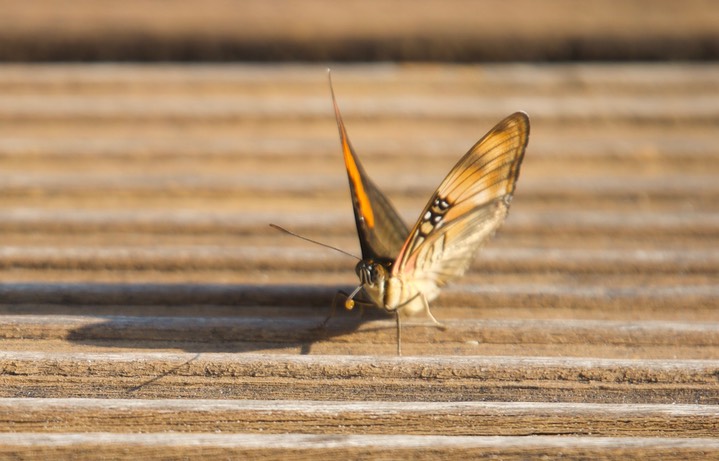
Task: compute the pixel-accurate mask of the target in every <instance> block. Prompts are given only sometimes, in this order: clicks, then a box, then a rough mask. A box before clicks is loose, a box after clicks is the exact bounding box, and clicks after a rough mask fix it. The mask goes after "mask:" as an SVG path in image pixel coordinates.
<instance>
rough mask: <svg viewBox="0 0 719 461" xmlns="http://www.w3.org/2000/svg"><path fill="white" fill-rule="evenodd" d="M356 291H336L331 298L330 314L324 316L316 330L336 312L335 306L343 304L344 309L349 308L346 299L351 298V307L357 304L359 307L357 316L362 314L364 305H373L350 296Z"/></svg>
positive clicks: (323, 327) (324, 326) (324, 324)
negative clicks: (350, 292)
mask: <svg viewBox="0 0 719 461" xmlns="http://www.w3.org/2000/svg"><path fill="white" fill-rule="evenodd" d="M356 293H357V290H355V292H354V293H352V294H348V293H347V292H345V291H341V290H340V291H338V292H337V293H336V294H335V297H334V298H333V299H332V308H331V309H330V314H329V315H328V316H327V318H325V319H324V320H323V321H322V323H320V324H319V325H318V326H317V327H316V328H317V329H318V330H322V329H325V328H326V327H327V324H328V323H329V321H330V320H331V319H332V318H333V317H334V316H335V314H336V313H337V306H344V308H345V309H348V310H350V309H349V308H348V307H347V300H352V304H351V305H352V307H354V306H358V307H359V317H360V318H362V315H363V314H364V308H365V306H373V305H374V304H372V303H370V302H366V301H362V300H359V299H357V300H354V299H352V297H353V296H354V295H355V294H356Z"/></svg>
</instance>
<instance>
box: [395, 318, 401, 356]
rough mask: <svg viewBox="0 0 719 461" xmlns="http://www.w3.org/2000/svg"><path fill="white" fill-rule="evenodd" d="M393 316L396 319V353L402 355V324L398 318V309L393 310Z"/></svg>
mask: <svg viewBox="0 0 719 461" xmlns="http://www.w3.org/2000/svg"><path fill="white" fill-rule="evenodd" d="M394 318H395V320H396V321H397V355H398V356H401V355H402V324H401V323H400V320H399V310H395V311H394Z"/></svg>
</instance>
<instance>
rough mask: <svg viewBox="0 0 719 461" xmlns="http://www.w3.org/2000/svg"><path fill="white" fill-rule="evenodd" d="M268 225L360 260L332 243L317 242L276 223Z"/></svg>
mask: <svg viewBox="0 0 719 461" xmlns="http://www.w3.org/2000/svg"><path fill="white" fill-rule="evenodd" d="M270 227H272V228H273V229H277V230H278V231H281V232H284V233H285V234H289V235H291V236H293V237H297V238H298V239H302V240H304V241H307V242H310V243H314V244H315V245H319V246H322V247H325V248H329V249H330V250H335V251H338V252H340V253H342V254H343V255H347V256H349V257H351V258H354V259H356V260H357V261H360V258H359V257H357V256H355V255H353V254H352V253H348V252H346V251H345V250H341V249H339V248H337V247H333V246H332V245H327V244H326V243H322V242H318V241H317V240H312V239H311V238H307V237H304V236H302V235H299V234H295V233H294V232H292V231H290V230H287V229H285V228H284V227H281V226H278V225H277V224H270Z"/></svg>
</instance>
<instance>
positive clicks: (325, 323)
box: [316, 291, 349, 330]
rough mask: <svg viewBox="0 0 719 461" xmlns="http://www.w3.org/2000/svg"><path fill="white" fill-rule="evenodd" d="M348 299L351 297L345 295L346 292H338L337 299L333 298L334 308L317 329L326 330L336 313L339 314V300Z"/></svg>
mask: <svg viewBox="0 0 719 461" xmlns="http://www.w3.org/2000/svg"><path fill="white" fill-rule="evenodd" d="M348 297H349V295H348V294H347V293H345V292H344V291H338V292H337V293H335V297H334V298H332V307H331V308H330V313H329V315H328V316H327V317H326V318H325V319H324V320H323V321H322V323H320V324H319V325H318V326H317V327H316V328H317V329H318V330H324V329H325V328H327V324H328V323H329V321H330V320H331V319H332V318H333V317H334V316H335V313H336V312H337V302H338V301H339V299H340V298H344V299H347V298H348ZM343 304H344V303H343Z"/></svg>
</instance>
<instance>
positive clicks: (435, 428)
mask: <svg viewBox="0 0 719 461" xmlns="http://www.w3.org/2000/svg"><path fill="white" fill-rule="evenodd" d="M398 426H401V427H402V428H403V429H402V431H403V433H404V434H408V435H409V434H412V435H422V434H424V435H452V436H466V435H471V436H518V435H525V436H531V435H543V436H549V435H565V436H592V437H666V438H671V437H674V438H677V437H687V438H689V437H692V438H694V437H696V438H702V437H704V438H712V437H714V435H716V431H717V428H719V408H717V406H716V405H675V404H671V405H641V404H640V405H636V404H635V405H627V404H586V403H544V402H536V403H535V402H517V403H514V402H346V401H326V400H325V401H304V400H302V401H292V400H283V401H254V400H217V399H212V400H202V399H192V400H174V399H172V400H166V399H162V400H137V399H113V400H112V402H108V401H107V400H106V399H87V398H79V399H52V398H42V399H38V398H4V399H0V430H2V431H12V432H25V433H30V432H33V433H71V432H75V433H78V432H114V433H126V432H127V431H128V427H131V428H132V432H134V433H153V432H170V431H172V432H185V433H202V432H205V433H212V432H222V433H228V432H230V433H263V434H271V433H277V434H283V433H303V434H355V435H359V434H365V435H369V434H388V433H393V432H395V430H396V428H397V427H398Z"/></svg>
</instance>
